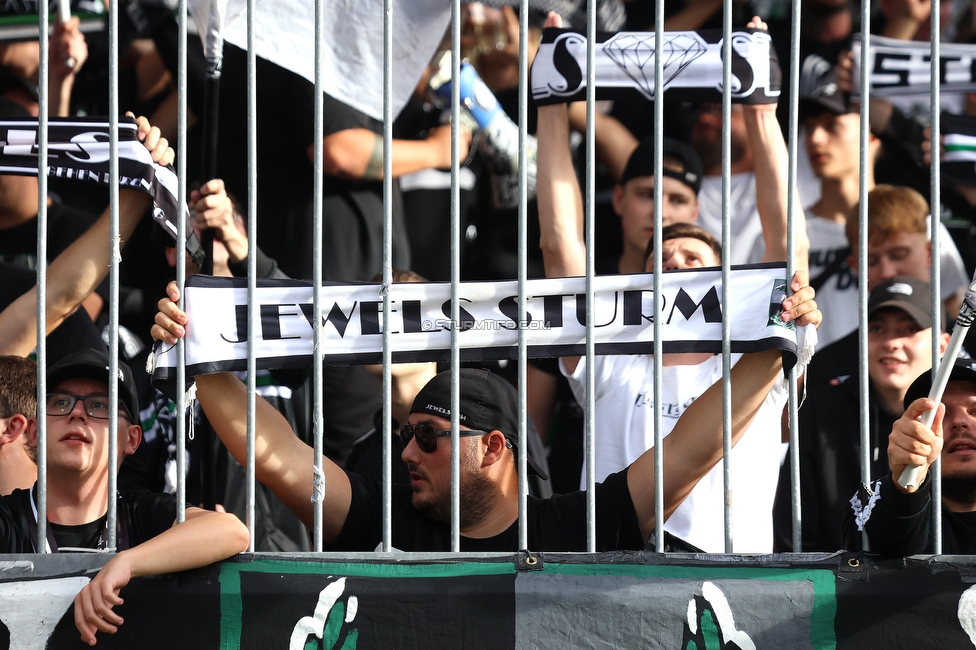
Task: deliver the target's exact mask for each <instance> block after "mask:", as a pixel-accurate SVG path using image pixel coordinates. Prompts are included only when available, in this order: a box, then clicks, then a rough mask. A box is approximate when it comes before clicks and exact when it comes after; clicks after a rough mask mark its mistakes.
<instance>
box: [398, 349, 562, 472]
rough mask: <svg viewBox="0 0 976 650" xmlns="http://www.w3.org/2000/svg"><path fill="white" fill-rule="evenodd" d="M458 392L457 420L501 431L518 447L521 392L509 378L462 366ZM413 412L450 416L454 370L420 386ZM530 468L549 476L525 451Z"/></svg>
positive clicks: (465, 425)
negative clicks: (458, 407)
mask: <svg viewBox="0 0 976 650" xmlns="http://www.w3.org/2000/svg"><path fill="white" fill-rule="evenodd" d="M460 375H461V381H460V391H461V395H460V396H459V401H460V408H461V412H460V414H459V415H458V422H459V423H460V424H461V425H462V426H464V427H467V428H468V429H480V430H482V431H501V432H502V434H503V435H504V436H505V439H506V440H508V441H509V442H510V443H512V445H513V446H514V447H515V448H516V449H517V448H518V420H517V419H516V418H517V414H518V393H517V392H516V391H515V387H514V386H512V384H510V383H509V382H508V381H507V380H505V379H502V378H501V377H499V376H498V375H494V374H492V373H491V372H489V371H487V370H480V369H475V368H461V371H460ZM410 412H411V413H427V414H428V415H436V416H438V417H442V418H444V419H450V417H451V373H450V371H444V372H441V373H439V374H437V375H435V376H434V378H433V379H431V380H430V381H429V382H427V385H426V386H424V387H423V388H421V389H420V392H419V393H417V397H416V398H415V399H414V401H413V406H412V407H411V408H410ZM526 463H527V464H528V467H529V472H530V473H533V474H537V475H538V476H539V478H541V479H542V480H546V479H548V478H549V476H548V474H547V473H546V472H545V470H543V468H542V466H541V465H540V464H539V463H538V462H537V461H536V459H535V458H533V457H532V454H531V452H528V453H526Z"/></svg>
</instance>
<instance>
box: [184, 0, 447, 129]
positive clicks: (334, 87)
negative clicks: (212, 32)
mask: <svg viewBox="0 0 976 650" xmlns="http://www.w3.org/2000/svg"><path fill="white" fill-rule="evenodd" d="M212 1H213V2H216V1H217V0H189V7H190V11H191V13H192V14H193V16H194V19H195V21H196V22H197V26H198V28H199V31H200V34H201V35H205V34H207V33H208V25H209V16H210V11H211V2H212ZM222 4H224V3H222ZM246 10H247V3H246V0H227V2H226V3H225V9H224V11H223V27H222V32H223V34H222V35H223V38H224V40H225V41H227V42H228V43H232V44H233V45H236V46H237V47H239V48H241V49H247V20H246V16H247V11H246ZM323 11H324V12H325V15H324V34H323V46H324V54H323V66H324V70H323V72H324V74H323V77H324V85H325V92H327V93H328V94H329V95H331V96H332V97H335V98H336V99H338V100H339V101H341V102H344V103H346V104H348V105H349V106H352V107H353V108H355V109H357V110H359V111H361V112H363V113H365V114H366V115H369V116H370V117H372V118H375V119H378V120H381V119H383V0H329V1H328V2H325V3H324V6H323ZM255 13H256V14H257V15H256V16H255V26H254V27H255V35H254V41H255V48H256V52H255V54H256V55H257V56H259V57H261V58H263V59H267V60H269V61H271V62H272V63H275V64H277V65H280V66H281V67H283V68H287V69H288V70H291V71H292V72H294V73H296V74H299V75H301V76H303V77H305V78H306V79H308V80H309V81H311V82H314V81H315V68H314V65H315V5H314V4H313V3H312V2H311V0H290V1H289V2H282V1H281V0H256V2H255ZM450 17H451V6H450V3H448V2H445V1H444V0H394V1H393V114H394V115H396V114H398V113H399V112H400V110H401V109H402V108H403V107H404V106H405V105H406V103H407V100H409V98H410V95H411V94H412V93H413V90H414V87H415V86H416V85H417V81H418V80H419V79H420V76H421V74H422V72H423V70H424V68H425V67H426V66H427V64H428V63H429V61H430V60H431V58H432V57H433V56H434V54H435V52H436V51H437V47H438V45H440V42H441V39H442V38H443V36H444V33H445V31H446V30H447V26H448V23H449V22H450ZM258 83H260V79H259V80H258Z"/></svg>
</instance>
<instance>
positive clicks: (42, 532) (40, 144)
mask: <svg viewBox="0 0 976 650" xmlns="http://www.w3.org/2000/svg"><path fill="white" fill-rule="evenodd" d="M48 13H49V12H48V4H47V3H46V2H38V3H37V20H38V23H39V24H38V48H39V49H40V67H39V69H38V71H37V74H38V83H37V127H38V128H37V132H38V133H37V306H36V309H37V405H38V414H37V416H38V417H37V486H38V489H37V491H36V492H37V494H36V499H37V503H36V504H35V505H36V506H37V539H38V545H39V546H40V548H38V549H35V550H36V551H37V552H39V553H47V552H49V549H48V548H47V544H45V543H43V542H41V541H40V540H45V539H47V417H45V416H44V415H43V412H42V411H41V405H42V404H44V403H45V398H46V397H47V111H48V106H49V98H48V76H49V74H50V69H51V68H50V59H49V57H48V51H47V48H48V33H47V29H48Z"/></svg>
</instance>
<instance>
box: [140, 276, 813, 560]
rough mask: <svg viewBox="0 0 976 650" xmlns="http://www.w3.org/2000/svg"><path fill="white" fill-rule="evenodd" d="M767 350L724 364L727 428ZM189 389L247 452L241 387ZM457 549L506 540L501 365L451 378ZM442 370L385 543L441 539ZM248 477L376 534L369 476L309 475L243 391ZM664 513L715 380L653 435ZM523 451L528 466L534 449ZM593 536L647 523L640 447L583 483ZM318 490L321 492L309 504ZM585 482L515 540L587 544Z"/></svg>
mask: <svg viewBox="0 0 976 650" xmlns="http://www.w3.org/2000/svg"><path fill="white" fill-rule="evenodd" d="M798 276H799V277H798V278H797V280H795V281H794V282H793V286H792V289H793V290H794V291H795V292H796V293H794V294H793V295H792V296H791V297H790V298H788V299H786V300H785V301H784V304H783V312H782V313H781V317H782V318H783V319H784V320H785V321H796V322H798V323H800V324H802V323H804V322H810V323H814V324H815V323H818V322H819V321H820V313H819V311H817V307H816V302H814V301H813V291H812V289H810V288H809V287H808V286H806V285H805V283H804V282H803V278H804V277H805V276H804V275H803V274H802V273H798ZM178 300H179V289H178V287H177V286H176V283H175V282H174V283H170V285H169V286H168V287H167V297H166V298H163V299H162V300H160V301H159V310H160V311H159V313H157V314H156V324H155V325H154V326H153V329H152V334H153V338H155V339H157V340H160V341H163V342H165V343H167V344H174V345H175V343H176V341H177V339H178V338H180V337H182V336H184V335H185V332H186V330H185V326H186V325H187V323H188V322H189V319H188V317H187V315H186V313H185V312H183V311H182V310H181V309H180V308H179V306H178V303H177V301H178ZM781 372H782V356H781V353H780V352H778V351H765V352H758V353H753V354H746V355H744V356H743V357H742V359H741V360H740V361H739V362H738V363H737V364H736V365H735V367H734V368H733V369H732V374H731V390H732V406H733V408H732V411H733V412H732V423H733V430H732V437H733V442H735V441H737V440H738V439H739V438H740V437H741V436H742V434H743V432H744V431H745V429H746V428H747V427H748V425H749V424H750V422H751V421H752V419H753V418H754V417H755V415H756V413H757V412H758V411H759V409H760V407H761V406H762V404H763V401H764V398H765V396H766V394H767V393H768V392H769V390H770V388H771V387H772V386H773V384H774V382H776V381H777V379H778V378H779V377H780V373H781ZM196 386H197V398H198V399H199V400H200V405H201V406H202V407H203V410H204V412H205V413H206V414H207V417H208V418H209V419H210V421H211V423H212V424H213V426H214V430H215V431H216V432H217V435H219V436H220V438H221V440H222V441H223V442H224V444H225V445H226V446H227V449H228V451H230V452H231V454H232V455H233V456H234V457H235V458H236V459H237V460H238V461H239V462H242V463H243V462H245V458H246V452H247V442H246V439H247V415H246V414H247V409H246V405H247V389H246V388H245V386H244V384H242V383H241V381H240V380H239V379H237V377H236V376H235V375H233V374H232V373H217V374H212V375H201V376H198V377H197V378H196ZM458 397H459V402H460V412H459V413H458V419H459V424H460V434H461V436H460V438H459V442H460V445H461V448H460V449H459V450H458V451H459V455H460V492H461V512H460V515H461V530H460V532H461V550H465V551H516V550H518V548H519V545H518V514H519V512H518V510H519V507H518V473H517V469H516V454H517V453H519V451H520V450H519V448H518V445H517V435H518V434H517V431H518V426H517V420H516V418H517V413H518V397H517V394H516V392H515V389H514V388H513V387H512V386H511V385H510V384H508V383H507V382H505V381H504V380H503V379H501V378H499V377H497V376H495V375H492V374H490V373H486V372H479V371H472V370H461V378H460V394H459V396H458ZM451 401H452V400H451V379H450V373H440V374H439V375H437V376H435V377H434V378H433V379H432V380H431V381H430V382H428V384H427V385H426V386H425V387H424V388H423V389H421V391H420V393H419V394H418V395H417V397H416V399H415V400H414V402H413V406H412V408H411V410H410V411H411V412H410V416H409V418H408V425H409V426H408V427H405V428H403V429H402V430H401V432H400V436H401V440H402V441H403V442H404V443H406V444H405V448H404V450H403V454H402V458H403V460H404V461H405V462H406V463H407V465H408V468H409V470H410V486H409V487H396V486H394V488H393V517H394V520H393V547H394V548H396V549H399V550H402V551H449V550H450V549H451V539H450V493H451V439H450V437H449V435H448V434H447V433H446V432H447V431H448V430H449V429H450V428H451ZM256 409H257V411H256V416H257V426H256V427H255V436H256V437H255V447H254V452H255V457H256V464H255V473H256V476H257V479H258V480H259V481H261V482H262V483H264V484H265V485H267V486H268V487H270V488H271V489H272V490H273V491H274V493H275V494H276V495H277V496H278V498H279V499H281V500H282V502H284V503H285V504H286V505H288V507H289V508H291V509H292V510H293V511H294V512H295V513H296V514H297V515H298V516H299V517H300V518H301V519H302V520H303V521H304V522H305V524H306V525H308V526H310V527H311V525H312V523H313V520H314V513H315V508H317V507H321V508H322V515H323V534H324V539H325V542H326V543H327V544H329V545H330V547H332V548H333V549H343V550H347V549H348V550H372V549H374V548H376V547H377V545H378V544H379V542H380V540H381V531H382V517H381V513H382V499H381V488H380V485H379V482H378V481H376V480H375V479H368V478H366V477H364V476H361V475H357V474H354V473H347V472H346V471H344V470H343V469H342V468H340V467H339V466H338V465H336V464H335V463H333V462H331V461H330V460H329V459H328V458H323V459H322V466H323V475H321V476H319V477H318V478H317V479H313V475H312V474H313V473H312V471H311V470H312V467H313V464H314V460H315V456H314V452H313V450H312V448H311V447H309V446H308V445H306V444H305V443H303V442H302V441H301V440H299V439H298V438H297V437H296V436H295V434H294V433H293V432H292V430H291V428H290V427H289V426H288V423H287V422H286V421H285V420H284V418H282V417H281V415H280V414H279V413H278V412H277V411H275V410H274V408H272V407H271V405H270V404H268V403H267V402H266V401H264V400H262V399H258V400H257V404H256ZM663 454H664V464H665V466H666V467H667V468H668V469H667V471H666V472H665V474H664V477H663V478H664V495H663V497H664V516H665V517H667V516H670V514H671V513H672V512H673V511H674V509H675V508H677V507H678V505H679V504H680V503H681V502H682V501H683V500H684V498H685V497H687V496H688V494H689V492H690V491H691V489H692V488H693V487H694V486H695V484H696V483H697V482H698V481H699V480H700V479H701V478H702V477H703V476H704V475H705V474H706V473H707V472H708V471H709V470H710V469H711V468H712V467H713V466H714V465H715V464H716V463H718V461H719V460H721V458H722V382H718V383H716V384H715V385H713V386H712V387H711V388H709V389H708V390H706V391H705V393H704V394H703V395H702V396H701V397H699V398H698V399H697V400H695V401H694V403H692V404H691V405H690V406H689V407H688V408H687V410H686V411H685V412H684V414H683V415H682V417H681V418H680V419H679V420H678V422H677V423H676V424H675V426H674V428H673V429H672V432H671V434H670V435H669V436H668V437H667V438H666V439H665V441H664V449H663ZM527 460H528V461H529V462H528V465H529V468H530V471H531V470H532V469H533V466H534V462H533V461H532V458H531V457H528V458H527ZM596 501H597V522H596V529H597V544H596V546H597V550H601V551H607V550H616V549H634V550H640V549H642V548H643V547H644V543H645V541H646V540H647V539H648V537H649V536H650V535H651V533H652V532H653V530H654V521H655V519H654V518H655V506H654V503H655V491H654V452H653V450H648V451H647V452H645V453H644V454H643V455H642V456H640V457H639V458H638V459H637V460H636V461H634V462H633V463H632V464H631V465H630V466H628V467H626V468H624V469H623V470H622V471H621V472H618V473H616V474H612V475H611V476H609V477H608V478H607V480H606V481H604V482H603V483H602V484H600V485H598V486H597V488H596ZM318 503H321V506H319V505H318ZM585 513H586V493H585V492H574V493H571V494H565V495H557V496H554V497H552V498H550V499H534V498H531V497H530V498H529V501H528V510H527V512H526V513H525V516H526V517H528V531H529V535H528V547H529V548H530V549H532V550H534V551H583V550H585V549H586V548H587V537H586V514H585Z"/></svg>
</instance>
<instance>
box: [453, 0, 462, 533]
mask: <svg viewBox="0 0 976 650" xmlns="http://www.w3.org/2000/svg"><path fill="white" fill-rule="evenodd" d="M460 79H461V2H460V0H454V1H453V4H452V5H451V550H452V551H454V552H458V551H460V550H461V456H460V448H461V436H460V433H459V430H460V420H459V416H460V410H461V349H460V347H459V346H460V339H458V323H460V322H461V304H460V302H458V299H457V297H458V293H459V292H460V288H461V186H460V176H461V142H460V138H461V84H460V83H458V81H459V80H460Z"/></svg>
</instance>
